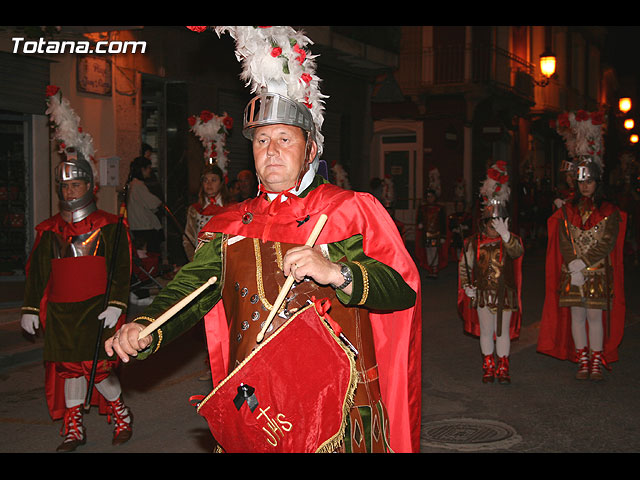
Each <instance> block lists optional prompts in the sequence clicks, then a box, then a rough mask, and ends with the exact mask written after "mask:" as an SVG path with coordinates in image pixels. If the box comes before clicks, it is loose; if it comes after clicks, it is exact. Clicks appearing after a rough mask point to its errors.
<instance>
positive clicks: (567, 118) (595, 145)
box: [556, 110, 606, 168]
mask: <svg viewBox="0 0 640 480" xmlns="http://www.w3.org/2000/svg"><path fill="white" fill-rule="evenodd" d="M605 126H606V116H605V114H604V113H603V112H586V111H584V110H578V111H577V112H564V113H562V114H560V115H559V116H558V119H557V121H556V131H557V132H558V133H559V134H560V135H561V136H562V137H563V139H564V141H565V144H566V147H567V153H568V155H569V157H571V159H573V160H578V159H579V158H580V157H585V156H588V157H591V158H593V160H594V161H595V162H596V163H598V164H599V166H600V168H604V164H603V156H604V142H603V135H604V132H605Z"/></svg>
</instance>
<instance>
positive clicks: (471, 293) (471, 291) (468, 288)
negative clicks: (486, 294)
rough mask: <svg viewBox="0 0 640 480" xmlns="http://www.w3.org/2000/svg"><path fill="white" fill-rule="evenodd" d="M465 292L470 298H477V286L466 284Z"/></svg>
mask: <svg viewBox="0 0 640 480" xmlns="http://www.w3.org/2000/svg"><path fill="white" fill-rule="evenodd" d="M464 294H465V295H466V296H467V297H469V298H475V296H476V287H474V286H471V285H465V286H464Z"/></svg>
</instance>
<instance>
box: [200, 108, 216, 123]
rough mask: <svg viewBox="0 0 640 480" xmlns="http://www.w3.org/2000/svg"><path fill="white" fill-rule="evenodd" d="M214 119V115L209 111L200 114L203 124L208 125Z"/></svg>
mask: <svg viewBox="0 0 640 480" xmlns="http://www.w3.org/2000/svg"><path fill="white" fill-rule="evenodd" d="M212 118H213V113H211V112H210V111H209V110H203V111H202V112H200V120H202V122H203V123H207V122H208V121H209V120H211V119H212Z"/></svg>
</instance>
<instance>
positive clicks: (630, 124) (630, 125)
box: [624, 118, 635, 130]
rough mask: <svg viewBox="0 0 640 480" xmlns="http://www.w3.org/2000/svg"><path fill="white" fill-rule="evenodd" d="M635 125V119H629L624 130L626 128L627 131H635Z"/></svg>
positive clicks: (625, 122)
mask: <svg viewBox="0 0 640 480" xmlns="http://www.w3.org/2000/svg"><path fill="white" fill-rule="evenodd" d="M634 125H635V122H634V121H633V118H627V119H626V120H625V121H624V128H626V129H627V130H631V129H633V126H634Z"/></svg>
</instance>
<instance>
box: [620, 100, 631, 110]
mask: <svg viewBox="0 0 640 480" xmlns="http://www.w3.org/2000/svg"><path fill="white" fill-rule="evenodd" d="M618 108H619V109H620V111H621V112H622V113H627V112H628V111H629V110H631V99H630V98H629V97H623V98H621V99H620V100H619V101H618Z"/></svg>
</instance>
